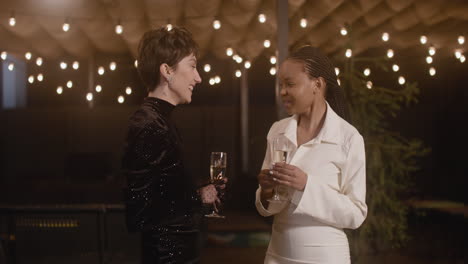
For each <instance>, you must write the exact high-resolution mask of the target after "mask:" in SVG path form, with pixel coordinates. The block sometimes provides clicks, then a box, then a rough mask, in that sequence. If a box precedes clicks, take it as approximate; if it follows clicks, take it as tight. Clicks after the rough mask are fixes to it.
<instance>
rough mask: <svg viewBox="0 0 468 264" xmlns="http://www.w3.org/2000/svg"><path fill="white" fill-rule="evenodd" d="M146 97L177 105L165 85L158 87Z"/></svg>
mask: <svg viewBox="0 0 468 264" xmlns="http://www.w3.org/2000/svg"><path fill="white" fill-rule="evenodd" d="M148 97H155V98H159V99H161V100H164V101H166V102H169V103H171V104H173V105H177V104H178V102H177V101H176V100H175V99H174V97H173V96H172V93H171V91H170V90H169V87H168V86H167V85H159V86H157V87H156V88H155V89H154V90H153V91H151V92H149V93H148Z"/></svg>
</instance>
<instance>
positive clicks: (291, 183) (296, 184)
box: [271, 162, 307, 191]
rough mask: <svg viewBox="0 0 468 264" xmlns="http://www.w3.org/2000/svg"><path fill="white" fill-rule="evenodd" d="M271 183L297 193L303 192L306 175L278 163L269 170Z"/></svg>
mask: <svg viewBox="0 0 468 264" xmlns="http://www.w3.org/2000/svg"><path fill="white" fill-rule="evenodd" d="M271 175H272V176H273V177H272V179H273V181H275V182H277V183H278V184H280V185H284V186H288V187H291V188H293V189H296V190H298V191H303V190H304V188H305V186H306V184H307V174H306V173H305V172H304V171H302V170H301V169H299V168H298V167H296V166H294V165H291V164H287V163H284V162H278V163H275V164H274V165H273V169H272V170H271Z"/></svg>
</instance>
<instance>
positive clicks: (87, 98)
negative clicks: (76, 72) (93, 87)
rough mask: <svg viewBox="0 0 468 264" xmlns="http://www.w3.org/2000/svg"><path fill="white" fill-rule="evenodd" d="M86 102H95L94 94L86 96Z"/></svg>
mask: <svg viewBox="0 0 468 264" xmlns="http://www.w3.org/2000/svg"><path fill="white" fill-rule="evenodd" d="M86 100H88V101H89V102H91V101H92V100H93V94H92V93H87V94H86Z"/></svg>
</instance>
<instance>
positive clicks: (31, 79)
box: [28, 75, 34, 83]
mask: <svg viewBox="0 0 468 264" xmlns="http://www.w3.org/2000/svg"><path fill="white" fill-rule="evenodd" d="M28 82H29V83H34V75H29V77H28Z"/></svg>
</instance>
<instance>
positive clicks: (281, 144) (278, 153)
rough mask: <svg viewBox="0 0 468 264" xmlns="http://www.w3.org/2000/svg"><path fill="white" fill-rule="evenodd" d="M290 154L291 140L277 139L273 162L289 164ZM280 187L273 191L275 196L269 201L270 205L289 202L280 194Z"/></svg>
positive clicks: (275, 140) (274, 141) (274, 146)
mask: <svg viewBox="0 0 468 264" xmlns="http://www.w3.org/2000/svg"><path fill="white" fill-rule="evenodd" d="M288 152H289V140H288V139H287V138H286V137H277V138H275V139H274V140H273V150H272V158H273V162H275V163H276V162H285V163H286V162H287V161H288ZM279 188H280V187H279V186H278V185H277V186H275V188H274V189H273V196H272V197H271V198H270V199H268V202H270V203H282V202H285V201H287V199H285V198H284V197H282V196H281V195H280V193H279Z"/></svg>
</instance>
